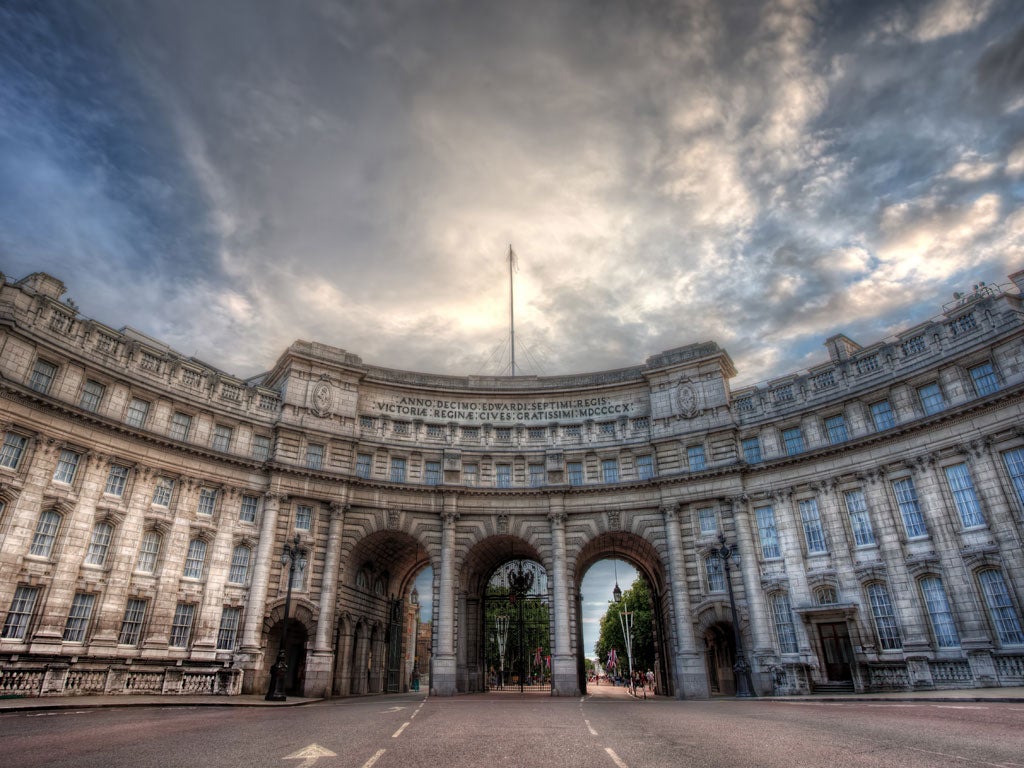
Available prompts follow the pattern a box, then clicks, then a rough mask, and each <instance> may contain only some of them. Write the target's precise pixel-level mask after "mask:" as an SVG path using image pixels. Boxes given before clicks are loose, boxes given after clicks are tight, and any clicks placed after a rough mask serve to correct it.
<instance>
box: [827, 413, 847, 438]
mask: <svg viewBox="0 0 1024 768" xmlns="http://www.w3.org/2000/svg"><path fill="white" fill-rule="evenodd" d="M825 431H826V432H827V433H828V442H829V444H830V445H836V444H838V443H845V442H846V441H847V440H849V439H850V438H849V435H848V434H847V433H846V419H844V418H843V417H842V416H831V417H829V418H827V419H825Z"/></svg>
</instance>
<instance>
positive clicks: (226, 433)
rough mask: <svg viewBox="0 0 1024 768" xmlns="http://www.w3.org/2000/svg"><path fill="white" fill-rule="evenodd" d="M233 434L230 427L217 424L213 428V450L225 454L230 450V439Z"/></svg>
mask: <svg viewBox="0 0 1024 768" xmlns="http://www.w3.org/2000/svg"><path fill="white" fill-rule="evenodd" d="M233 434H234V432H233V430H232V429H231V427H225V426H223V425H221V424H218V425H217V426H216V427H214V428H213V450H215V451H220V452H221V453H227V452H228V451H229V450H230V449H231V437H232V435H233Z"/></svg>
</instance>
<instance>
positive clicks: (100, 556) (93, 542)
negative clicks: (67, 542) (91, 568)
mask: <svg viewBox="0 0 1024 768" xmlns="http://www.w3.org/2000/svg"><path fill="white" fill-rule="evenodd" d="M113 536H114V526H112V525H111V524H110V523H96V525H94V526H93V527H92V536H91V537H90V539H89V549H88V550H86V553H85V562H86V564H87V565H103V564H104V563H105V562H107V552H109V551H110V540H111V539H112V538H113Z"/></svg>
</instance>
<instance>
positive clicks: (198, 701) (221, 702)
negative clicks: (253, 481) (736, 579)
mask: <svg viewBox="0 0 1024 768" xmlns="http://www.w3.org/2000/svg"><path fill="white" fill-rule="evenodd" d="M588 692H589V693H590V694H591V695H594V696H602V695H603V696H623V697H628V696H629V691H628V690H627V689H626V688H624V687H618V686H605V685H601V686H590V687H589V688H588ZM382 695H383V694H382ZM387 695H389V696H396V695H402V694H387ZM408 695H409V696H415V697H417V698H420V697H422V696H423V693H422V692H413V693H409V694H408ZM657 698H658V697H653V696H652V697H650V699H651V700H656V699H657ZM716 698H718V697H713V698H712V701H714V700H715V699H716ZM662 700H663V701H664V700H665V699H662ZM721 700H722V701H732V700H733V698H732V697H731V696H723V697H721ZM318 701H324V699H312V698H310V699H307V698H302V697H300V696H289V697H288V700H287V701H266V700H264V698H263V696H257V695H251V696H250V695H244V696H156V695H130V694H124V695H120V696H40V697H28V696H26V697H11V698H0V713H3V712H23V711H34V710H42V711H45V710H53V709H68V710H74V709H92V708H95V707H301V706H304V705H306V704H315V703H316V702H318ZM638 701H641V702H642V701H643V699H642V698H640V699H638ZM747 701H789V702H806V703H811V702H820V701H829V702H849V703H857V702H864V701H904V702H907V701H910V702H912V701H962V702H978V701H988V702H1015V703H1024V686H1021V687H1013V688H970V689H967V690H951V691H950V690H943V691H894V692H892V693H861V694H848V695H835V694H823V695H817V696H815V695H811V696H763V697H761V698H758V699H748V700H747Z"/></svg>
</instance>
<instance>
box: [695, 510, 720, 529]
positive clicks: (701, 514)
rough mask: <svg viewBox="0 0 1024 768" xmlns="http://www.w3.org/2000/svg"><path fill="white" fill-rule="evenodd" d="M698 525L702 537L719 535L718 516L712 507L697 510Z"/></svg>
mask: <svg viewBox="0 0 1024 768" xmlns="http://www.w3.org/2000/svg"><path fill="white" fill-rule="evenodd" d="M697 523H698V525H699V527H700V535H701V536H713V535H714V534H716V533H718V515H716V514H715V510H714V509H712V508H711V507H705V508H704V509H698V510H697Z"/></svg>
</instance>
